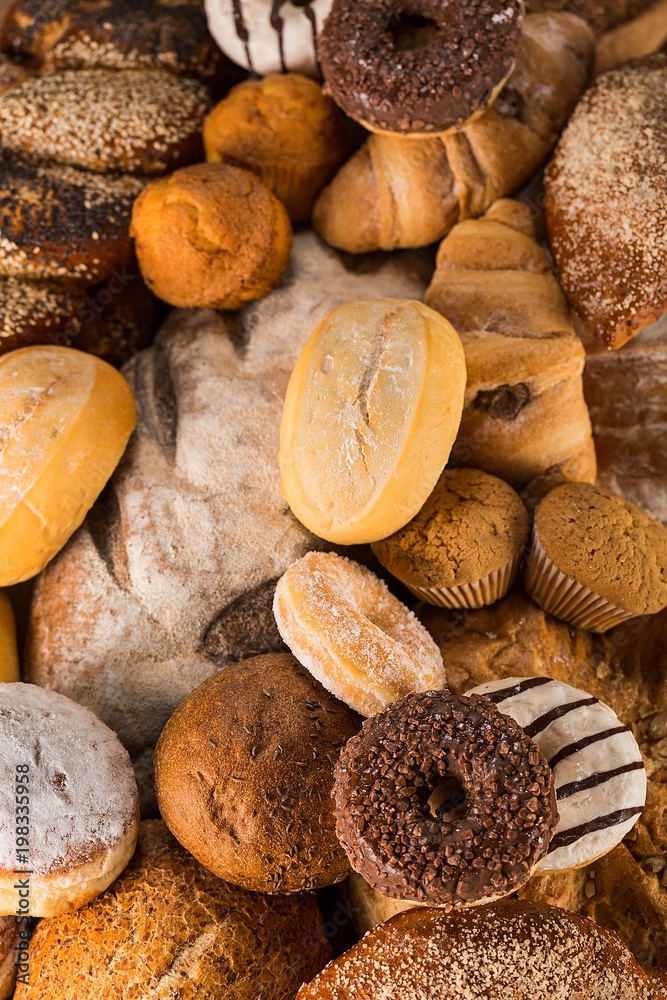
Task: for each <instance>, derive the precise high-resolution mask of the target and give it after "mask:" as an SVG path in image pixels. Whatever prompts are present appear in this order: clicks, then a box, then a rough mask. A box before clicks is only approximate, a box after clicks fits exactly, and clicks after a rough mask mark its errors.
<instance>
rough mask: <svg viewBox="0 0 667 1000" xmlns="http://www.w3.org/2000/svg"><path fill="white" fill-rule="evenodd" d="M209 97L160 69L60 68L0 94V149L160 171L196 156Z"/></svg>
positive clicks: (129, 170) (98, 168)
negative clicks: (0, 145)
mask: <svg viewBox="0 0 667 1000" xmlns="http://www.w3.org/2000/svg"><path fill="white" fill-rule="evenodd" d="M209 107H210V101H209V97H208V93H207V91H206V88H205V87H204V85H203V84H202V83H200V82H198V81H197V80H185V79H179V78H178V77H176V76H174V75H173V74H171V73H166V72H165V71H164V70H133V69H126V70H109V69H81V70H61V71H56V72H53V73H47V74H46V76H38V77H37V76H36V77H32V78H30V79H28V80H26V81H25V83H21V84H18V85H17V86H16V87H12V88H11V90H9V91H8V92H7V93H6V94H3V95H2V96H1V97H0V143H1V144H2V149H3V153H4V155H5V156H7V157H11V158H13V159H19V160H24V161H26V162H29V163H35V164H42V163H63V164H65V165H67V166H70V167H80V168H82V169H84V170H92V171H94V172H97V173H102V174H107V173H114V172H117V173H125V174H144V175H153V174H165V173H167V172H168V171H169V170H175V169H176V168H177V167H182V166H186V165H187V164H189V163H194V162H195V161H196V160H198V159H201V157H202V155H203V144H202V139H201V131H202V127H203V124H204V117H205V115H206V113H207V111H208V110H209Z"/></svg>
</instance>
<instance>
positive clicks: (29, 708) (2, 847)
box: [0, 684, 139, 917]
mask: <svg viewBox="0 0 667 1000" xmlns="http://www.w3.org/2000/svg"><path fill="white" fill-rule="evenodd" d="M138 829H139V794H138V792H137V784H136V781H135V778H134V771H133V769H132V764H131V762H130V758H129V755H128V753H127V750H125V748H124V747H123V745H122V744H121V742H120V740H119V739H118V737H117V736H116V734H115V733H113V732H112V731H111V730H110V729H109V728H108V727H107V726H105V725H104V723H103V722H101V721H100V720H99V719H98V718H97V716H96V715H93V713H92V712H90V711H89V710H88V709H87V708H84V707H83V706H82V705H79V704H78V703H77V702H74V701H71V700H70V699H69V698H65V696H64V695H61V694H56V692H55V691H47V690H45V689H44V688H40V687H36V686H35V685H33V684H0V915H3V914H5V915H8V914H15V913H19V914H21V915H25V916H32V917H52V916H54V915H55V914H58V913H63V912H65V911H66V910H72V909H76V908H78V907H80V906H83V905H84V903H87V902H88V901H89V900H91V899H93V898H94V897H95V896H97V895H99V893H100V892H103V891H104V890H105V889H106V888H107V886H109V885H110V884H111V883H112V882H113V881H114V879H115V878H117V877H118V875H120V873H121V872H122V871H123V869H124V868H125V867H126V865H127V863H128V861H129V860H130V858H131V857H132V855H133V853H134V848H135V845H136V842H137V831H138ZM19 872H25V875H23V874H19Z"/></svg>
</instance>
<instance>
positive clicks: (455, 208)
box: [313, 12, 594, 253]
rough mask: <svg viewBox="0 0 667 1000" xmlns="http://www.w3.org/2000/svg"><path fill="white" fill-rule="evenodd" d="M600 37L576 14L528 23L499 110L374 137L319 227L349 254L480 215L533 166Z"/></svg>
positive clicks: (329, 200) (323, 211)
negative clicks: (453, 127)
mask: <svg viewBox="0 0 667 1000" xmlns="http://www.w3.org/2000/svg"><path fill="white" fill-rule="evenodd" d="M593 56H594V39H593V35H592V33H591V31H590V29H589V28H588V26H587V25H586V24H585V23H584V22H583V21H581V20H580V19H579V18H578V17H575V16H574V15H573V14H567V13H562V12H558V13H542V14H533V15H531V16H529V17H527V18H526V20H525V21H524V28H523V35H522V38H521V43H520V47H519V54H518V57H517V62H516V66H515V68H514V72H513V73H512V76H511V77H510V79H509V82H508V83H507V85H506V86H505V88H504V89H503V91H502V92H501V94H500V96H499V98H498V99H497V100H496V102H495V104H494V105H493V107H492V108H490V109H489V110H488V111H487V112H486V113H485V114H484V115H482V117H481V118H479V119H478V120H477V121H476V122H474V123H473V124H472V125H470V126H469V127H468V128H466V129H464V130H463V131H461V132H454V133H451V134H449V135H445V136H441V137H439V138H433V139H420V140H416V139H414V138H411V139H404V138H400V137H396V136H390V135H372V136H371V137H370V138H369V139H368V140H367V142H365V143H364V145H363V146H362V147H361V149H360V150H359V151H358V152H357V153H355V155H354V156H353V157H352V159H350V160H348V162H347V163H346V164H345V165H344V166H343V167H342V168H341V169H340V171H339V172H338V174H337V175H336V176H335V177H334V179H333V181H332V182H331V184H330V185H329V187H327V188H325V190H324V191H323V193H322V194H321V195H320V198H319V199H318V201H317V203H316V205H315V211H314V216H313V222H314V225H315V228H316V229H317V231H318V232H319V233H320V235H321V236H322V237H323V238H324V239H325V240H326V241H327V242H328V243H330V244H332V246H335V247H338V248H339V249H341V250H346V251H347V252H348V253H365V252H367V251H370V250H394V249H395V248H396V247H420V246H427V245H428V244H429V243H433V242H434V241H435V240H439V239H441V238H442V237H443V236H444V235H445V234H446V233H447V232H449V230H450V229H451V228H452V226H453V225H454V224H455V223H456V222H458V221H460V220H461V219H467V218H470V217H472V216H478V215H481V214H482V213H483V212H485V211H486V209H487V208H488V207H489V206H490V205H492V204H493V202H494V201H495V200H496V199H497V198H502V197H504V196H505V195H508V194H512V193H513V192H514V191H517V190H518V189H519V188H520V187H522V186H523V185H524V184H525V183H526V182H527V181H528V180H529V179H530V178H531V176H532V175H533V174H534V173H535V171H536V170H537V168H538V167H539V166H540V164H541V163H542V162H543V160H544V159H545V158H546V156H547V155H548V153H549V151H550V150H551V148H552V146H553V145H554V143H555V142H556V139H557V137H558V134H559V133H560V131H561V129H562V127H563V125H564V124H565V122H566V121H567V119H568V117H569V115H570V112H571V111H572V109H573V108H574V105H575V104H576V102H577V100H578V98H579V96H580V95H581V93H582V91H583V90H584V88H585V86H586V84H587V82H588V79H589V76H590V73H591V70H592V66H593Z"/></svg>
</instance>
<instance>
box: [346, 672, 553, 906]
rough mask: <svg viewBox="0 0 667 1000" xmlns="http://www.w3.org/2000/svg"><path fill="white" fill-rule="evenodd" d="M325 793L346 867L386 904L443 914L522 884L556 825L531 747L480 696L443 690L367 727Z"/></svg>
mask: <svg viewBox="0 0 667 1000" xmlns="http://www.w3.org/2000/svg"><path fill="white" fill-rule="evenodd" d="M334 796H335V799H336V822H337V833H338V837H339V839H340V841H341V843H342V844H343V847H344V848H345V850H346V852H347V855H348V858H349V860H350V863H351V865H352V867H353V868H354V869H355V870H356V871H357V872H359V874H360V875H362V876H363V877H364V878H365V879H366V881H367V882H369V883H370V884H371V885H372V886H373V888H374V889H377V890H378V892H380V893H382V895H384V896H389V897H390V898H392V899H402V900H409V901H410V902H413V903H423V904H427V905H431V906H434V905H435V906H442V907H443V908H444V909H445V910H452V909H454V908H456V907H460V906H466V905H470V904H472V903H476V902H478V901H481V900H489V899H495V898H499V897H501V896H505V895H507V894H509V893H511V892H514V890H516V889H518V888H519V887H520V886H521V885H523V884H524V883H525V882H526V881H527V880H528V878H529V877H530V874H531V872H532V871H533V869H534V867H535V866H536V865H537V864H538V862H539V861H540V860H541V859H542V858H543V857H544V855H545V854H546V852H547V850H548V847H549V842H550V840H551V836H552V834H553V830H554V827H555V825H556V822H557V819H558V814H557V810H556V798H555V793H554V784H553V775H552V773H551V770H550V768H549V766H548V764H547V762H546V760H545V758H544V757H543V755H542V753H541V751H540V750H539V748H538V747H537V745H536V744H535V743H533V741H532V740H531V739H529V738H528V737H527V736H526V735H525V733H524V732H523V730H522V729H521V728H520V727H519V726H518V725H517V723H515V722H514V720H512V719H510V718H509V717H503V716H502V715H501V713H500V712H498V710H497V709H496V708H495V706H494V705H491V704H490V703H489V702H487V701H485V699H484V698H482V697H479V696H477V695H472V696H470V697H461V696H457V695H454V694H452V693H451V692H449V691H429V692H427V693H426V694H410V695H408V696H407V697H405V698H403V699H402V700H401V701H399V702H397V703H396V704H395V705H392V706H391V707H390V708H389V709H387V711H385V712H383V713H382V714H380V715H376V716H374V717H373V718H371V719H367V720H366V722H365V723H364V725H363V729H362V731H361V733H360V734H359V735H358V736H355V737H353V738H352V739H351V740H350V741H349V742H348V743H347V745H346V747H345V749H344V750H343V752H342V754H341V756H340V760H339V762H338V764H337V767H336V772H335V781H334Z"/></svg>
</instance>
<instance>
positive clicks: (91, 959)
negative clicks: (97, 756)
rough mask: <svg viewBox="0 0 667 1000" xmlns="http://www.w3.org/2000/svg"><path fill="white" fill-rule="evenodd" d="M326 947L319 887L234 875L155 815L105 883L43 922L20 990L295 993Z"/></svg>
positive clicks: (97, 998)
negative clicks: (268, 891) (223, 872)
mask: <svg viewBox="0 0 667 1000" xmlns="http://www.w3.org/2000/svg"><path fill="white" fill-rule="evenodd" d="M65 942H67V943H65ZM329 954H330V949H329V945H328V942H327V941H326V938H325V937H324V933H323V929H322V919H321V917H320V914H319V912H318V908H317V903H316V901H315V897H314V896H311V895H309V894H305V893H304V894H301V895H298V896H292V897H290V898H289V899H281V898H277V897H269V896H262V895H259V894H256V893H250V892H244V890H243V889H238V888H237V887H236V886H230V885H227V884H226V883H225V882H222V881H221V880H220V879H218V878H216V877H215V876H214V875H211V874H209V872H207V871H206V869H204V868H202V867H201V865H199V864H198V863H197V862H196V861H195V860H194V858H192V857H191V856H190V855H189V854H188V853H187V852H186V851H184V850H183V849H182V848H181V847H180V846H179V845H178V843H177V842H176V841H175V840H174V838H173V837H172V836H171V834H170V833H169V831H168V830H167V828H166V827H165V825H164V823H161V822H158V821H149V822H146V823H142V824H141V830H140V837H139V845H138V848H137V853H136V855H135V857H134V858H133V860H132V862H131V864H130V865H129V867H128V868H127V870H126V871H125V873H124V874H123V876H122V877H121V878H120V879H119V880H118V881H117V882H116V883H115V885H113V886H112V888H111V889H110V890H109V891H108V892H106V893H105V894H104V895H103V896H101V897H100V898H99V899H98V900H96V901H95V902H94V903H92V904H91V905H90V906H87V907H85V909H83V910H80V911H79V912H77V913H73V914H65V915H64V916H61V917H56V918H55V919H53V920H44V921H42V922H41V924H40V925H39V926H38V928H37V931H36V932H35V934H34V936H33V939H32V942H31V947H30V971H29V981H28V984H23V983H19V986H18V992H17V994H16V998H17V1000H26V998H27V997H29V998H30V1000H47V998H50V997H56V996H57V997H58V998H59V1000H116V998H117V997H118V996H119V995H121V996H123V997H125V998H126V1000H142V998H146V997H151V996H153V997H165V998H166V997H174V998H175V997H182V998H184V1000H185V998H186V997H187V998H191V1000H200V998H201V1000H204V998H208V997H228V998H230V1000H232V998H233V1000H246V998H250V997H262V1000H293V998H294V994H295V993H296V991H297V989H298V988H299V986H300V985H301V983H302V982H303V981H304V979H309V978H310V977H311V976H313V975H315V973H316V972H318V971H319V970H320V969H321V968H322V966H323V965H324V963H325V962H326V960H327V958H328V956H329Z"/></svg>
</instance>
